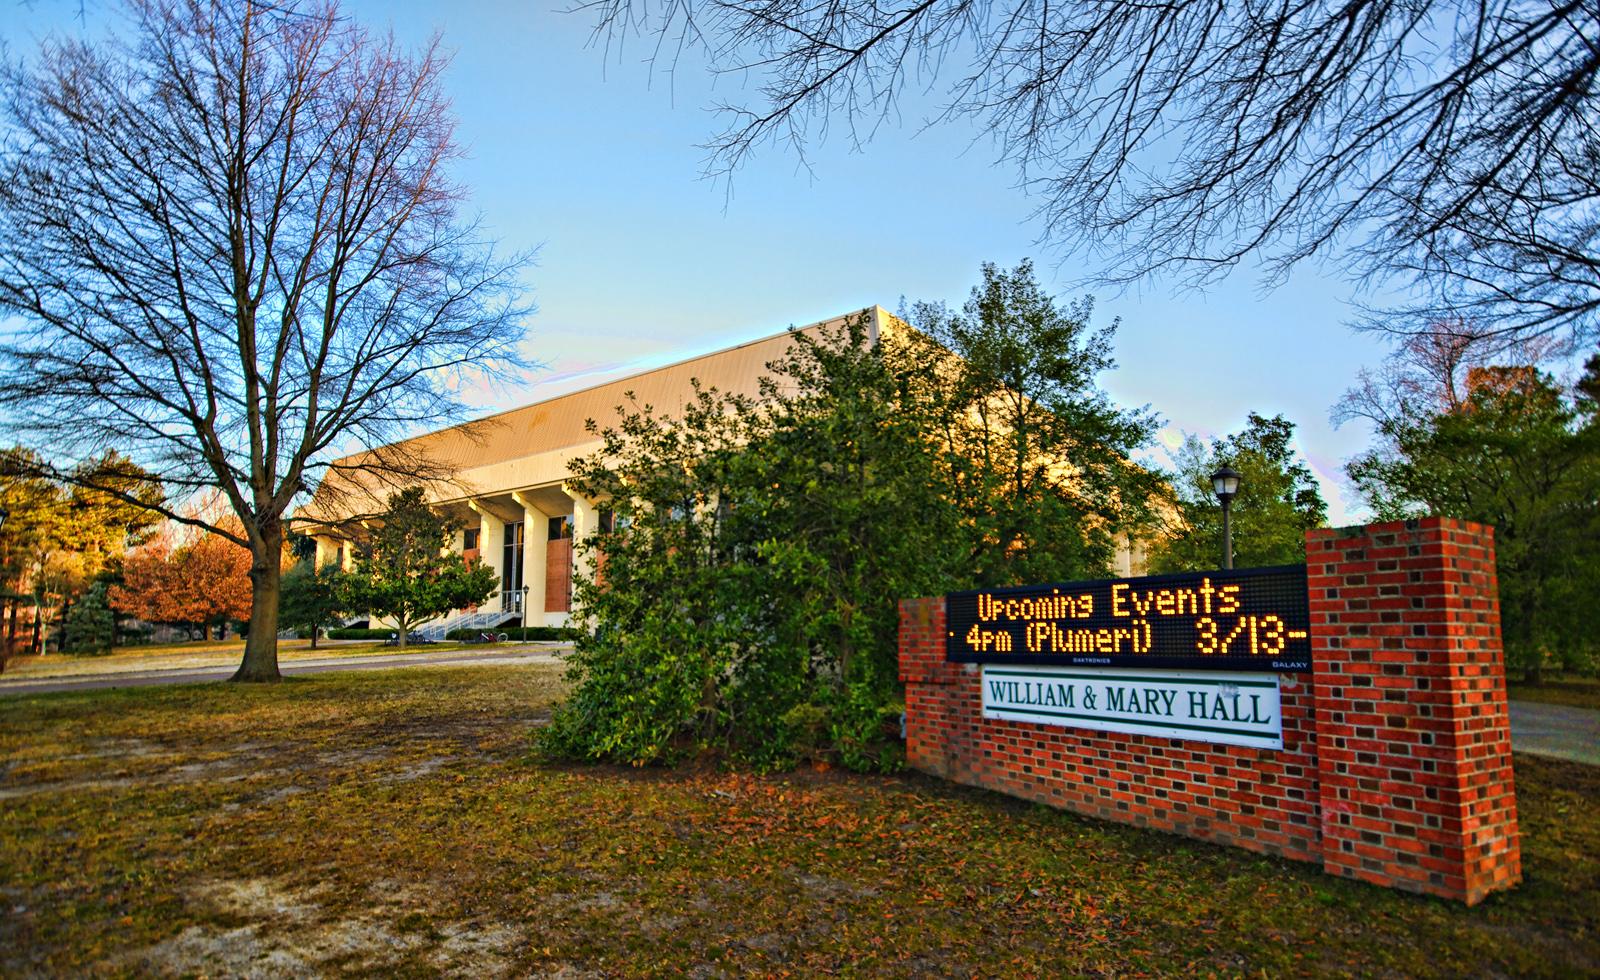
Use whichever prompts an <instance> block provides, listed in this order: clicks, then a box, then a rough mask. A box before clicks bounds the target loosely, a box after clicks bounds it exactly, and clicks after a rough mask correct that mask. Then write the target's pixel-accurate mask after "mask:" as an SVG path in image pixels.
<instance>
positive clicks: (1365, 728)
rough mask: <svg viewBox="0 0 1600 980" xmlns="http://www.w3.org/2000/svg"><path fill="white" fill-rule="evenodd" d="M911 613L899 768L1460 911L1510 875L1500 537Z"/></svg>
mask: <svg viewBox="0 0 1600 980" xmlns="http://www.w3.org/2000/svg"><path fill="white" fill-rule="evenodd" d="M1306 549H1307V563H1306V565H1305V566H1294V567H1287V568H1271V569H1252V570H1243V571H1234V572H1223V571H1218V572H1209V573H1202V574H1198V575H1185V576H1162V577H1149V578H1139V579H1107V580H1100V581H1094V582H1074V583H1065V584H1055V585H1049V586H1043V587H1036V588H1027V589H1001V590H987V591H979V592H965V593H960V594H957V595H952V596H948V597H945V598H934V599H911V600H904V601H902V602H901V606H900V676H901V680H902V681H903V682H904V683H905V686H906V752H907V757H908V759H909V761H910V763H911V765H912V766H913V767H915V768H918V769H921V770H923V771H926V772H930V773H934V774H936V775H939V776H943V777H945V778H948V779H953V780H955V781H957V782H962V783H967V784H970V785H975V786H983V787H987V788H990V789H994V790H998V791H1000V792H1003V793H1008V794H1011V795H1013V796H1019V797H1022V798H1024V799H1030V800H1035V801H1038V802H1042V803H1047V804H1050V805H1052V806H1057V807H1062V808H1064V809H1070V810H1074V811H1077V812H1079V813H1084V814H1088V815H1091V816H1095V817H1099V818H1103V819H1110V820H1117V821H1120V822H1123V823H1130V824H1134V825H1136V826H1141V827H1150V828H1154V829H1160V830H1166V831H1171V832H1174V833H1181V834H1186V835H1188V836H1191V837H1195V838H1199V839H1201V840H1208V841H1213V842H1217V843H1223V844H1232V845H1236V846H1239V847H1244V848H1248V849H1250V850H1253V851H1258V852H1262V853H1266V854H1273V855H1278V856H1281V857H1286V858H1292V859H1295V860H1301V861H1309V862H1315V863H1317V864H1320V865H1321V866H1322V867H1323V868H1324V869H1325V870H1327V871H1328V872H1329V873H1332V874H1338V875H1343V876H1346V877H1351V878H1358V879H1361V880H1364V881H1370V882H1373V883H1375V884H1381V885H1387V886H1390V887H1395V888H1402V889H1406V890H1410V891H1417V892H1423V893H1427V894H1432V895H1438V896H1442V897H1446V898H1452V899H1456V900H1460V901H1464V902H1467V903H1469V904H1470V903H1474V902H1477V901H1479V900H1480V899H1482V898H1483V897H1484V896H1485V895H1487V894H1489V893H1490V892H1493V891H1495V890H1497V889H1501V888H1507V887H1510V886H1512V885H1514V884H1515V883H1516V882H1517V881H1518V880H1519V879H1520V876H1521V857H1520V850H1519V847H1518V840H1517V822H1516V797H1515V793H1514V791H1513V785H1512V772H1511V742H1510V725H1509V720H1508V713H1507V707H1506V689H1505V671H1504V661H1503V655H1502V653H1501V648H1500V620H1499V600H1498V592H1497V588H1496V582H1495V572H1494V537H1493V529H1491V528H1487V527H1483V526H1481V525H1474V524H1468V523H1464V522H1457V521H1451V520H1446V519H1442V518H1429V519H1426V520H1422V521H1410V522H1394V523H1389V524H1376V525H1370V526H1366V527H1354V528H1340V529H1323V530H1318V531H1313V532H1310V533H1309V534H1308V535H1307V538H1306Z"/></svg>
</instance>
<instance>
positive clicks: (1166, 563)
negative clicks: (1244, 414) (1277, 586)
mask: <svg viewBox="0 0 1600 980" xmlns="http://www.w3.org/2000/svg"><path fill="white" fill-rule="evenodd" d="M1293 439H1294V423H1292V422H1290V421H1288V420H1287V419H1285V418H1284V417H1283V416H1282V415H1274V416H1272V417H1271V418H1267V417H1265V416H1261V415H1257V414H1256V413H1254V412H1251V413H1250V416H1249V422H1248V424H1247V425H1246V426H1245V429H1244V431H1242V432H1237V433H1235V434H1233V435H1231V436H1229V437H1228V438H1226V439H1213V440H1212V441H1211V444H1210V445H1209V446H1208V445H1206V444H1205V443H1203V442H1201V441H1200V439H1199V438H1197V437H1195V436H1192V435H1191V436H1187V437H1186V438H1185V439H1184V443H1183V446H1182V448H1180V449H1179V450H1178V452H1177V453H1176V457H1175V460H1174V461H1175V463H1176V467H1175V471H1174V472H1173V474H1172V491H1173V500H1172V506H1173V513H1172V517H1173V520H1172V522H1171V523H1172V526H1171V527H1170V528H1169V533H1168V534H1167V535H1164V536H1162V537H1161V538H1159V539H1158V540H1157V541H1156V543H1155V544H1154V545H1153V546H1152V547H1151V549H1150V558H1149V561H1150V568H1151V571H1155V572H1188V571H1204V570H1206V569H1212V568H1218V567H1220V566H1221V564H1222V507H1221V505H1220V503H1219V502H1218V501H1217V498H1216V495H1215V493H1214V492H1213V490H1212V486H1211V474H1212V473H1215V472H1216V471H1217V469H1218V468H1219V467H1221V466H1222V465H1224V464H1227V465H1229V466H1232V467H1233V468H1234V469H1235V470H1237V471H1238V472H1239V493H1238V495H1237V496H1236V497H1234V499H1233V502H1232V521H1233V554H1234V563H1235V564H1236V565H1238V566H1240V567H1250V566H1255V565H1289V564H1294V563H1296V562H1302V561H1305V557H1306V546H1305V532H1306V531H1308V530H1310V529H1311V528H1314V527H1321V526H1323V525H1324V524H1325V523H1327V520H1328V505H1327V503H1326V502H1325V501H1323V499H1322V493H1321V491H1320V490H1319V489H1318V487H1317V481H1316V477H1315V476H1313V475H1312V473H1311V468H1310V467H1308V466H1307V465H1306V464H1305V461H1304V460H1302V459H1301V458H1300V457H1299V456H1298V455H1297V454H1296V453H1295V451H1294V449H1293V447H1292V442H1293Z"/></svg>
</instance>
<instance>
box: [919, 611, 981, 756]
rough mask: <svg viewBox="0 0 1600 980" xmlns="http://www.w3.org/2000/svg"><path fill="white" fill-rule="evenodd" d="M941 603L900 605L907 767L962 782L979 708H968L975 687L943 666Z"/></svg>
mask: <svg viewBox="0 0 1600 980" xmlns="http://www.w3.org/2000/svg"><path fill="white" fill-rule="evenodd" d="M944 633H945V618H944V598H943V597H942V596H941V597H938V598H931V599H902V600H900V682H901V683H902V684H904V685H905V690H906V763H907V764H908V765H910V766H911V768H913V769H919V770H921V771H923V772H927V773H932V774H934V775H936V776H943V777H944V778H946V779H954V780H957V781H959V782H967V781H968V780H966V779H962V778H961V777H962V775H963V772H962V771H963V770H964V769H966V768H967V767H968V766H969V765H970V762H971V759H972V756H973V753H974V752H975V751H976V745H975V742H976V737H975V733H974V732H973V730H972V729H973V725H974V724H975V722H976V721H977V720H978V719H977V715H978V714H979V713H981V711H982V708H981V707H979V706H975V705H972V704H970V703H969V701H970V698H968V697H965V696H964V695H965V693H966V692H965V688H966V687H968V686H971V687H974V688H975V687H976V685H975V684H973V683H972V681H971V680H970V678H967V677H965V676H964V674H963V671H962V667H963V665H962V664H952V663H948V662H946V661H945V635H944Z"/></svg>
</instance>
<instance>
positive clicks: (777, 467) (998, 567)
mask: <svg viewBox="0 0 1600 980" xmlns="http://www.w3.org/2000/svg"><path fill="white" fill-rule="evenodd" d="M985 271H986V275H992V274H994V270H992V269H986V270H985ZM1010 275H1012V276H1015V277H1027V276H1028V275H1030V273H1029V271H1028V270H1027V269H1026V268H1023V269H1020V270H1018V271H1017V272H1016V273H1012V274H1010ZM975 294H976V291H975ZM1029 298H1030V299H1032V300H1034V301H1035V302H1036V305H1035V307H1034V308H1033V309H1032V311H1031V312H1039V310H1038V305H1037V304H1039V303H1042V304H1043V305H1045V306H1048V305H1049V303H1048V301H1047V300H1041V299H1040V298H1039V297H1038V296H1037V295H1031V296H1030V297H1029ZM1002 305H1003V304H1002ZM969 309H970V310H971V311H972V312H973V313H974V315H975V316H976V315H977V314H978V313H979V311H977V310H976V309H975V308H974V307H973V305H971V304H969ZM1003 312H1004V310H1003V309H993V308H991V309H988V310H985V311H982V313H983V315H984V316H989V315H990V314H1000V313H1003ZM1046 312H1056V311H1053V310H1050V311H1046ZM1046 319H1047V320H1048V321H1049V323H1050V324H1051V326H1053V327H1055V326H1059V318H1046ZM1032 322H1035V323H1036V322H1037V321H1032ZM1026 329H1027V324H1026V323H1022V324H1019V323H1016V322H1005V321H1004V320H1003V318H1002V317H999V316H998V315H996V316H994V317H992V318H991V322H989V324H988V328H986V330H985V331H982V332H980V333H981V336H982V338H983V339H985V340H986V341H991V342H992V341H993V339H994V338H995V336H996V335H1004V334H1005V333H1006V331H1011V332H1013V333H1015V332H1018V331H1022V332H1024V333H1025V332H1026ZM792 338H793V344H792V347H791V348H790V352H789V354H788V355H787V356H785V357H783V358H781V359H780V360H778V361H776V362H774V363H772V364H769V365H768V370H769V371H770V376H769V377H768V379H767V380H766V381H765V382H764V383H763V390H762V396H761V397H760V398H759V399H748V398H742V397H735V396H729V395H727V394H724V393H720V392H717V391H715V390H704V389H702V388H700V387H699V386H698V385H697V386H696V388H695V395H694V398H693V399H692V401H691V402H690V404H689V405H687V406H686V407H685V408H684V409H683V410H682V411H680V412H678V413H676V414H674V415H672V416H670V417H669V416H664V415H662V414H660V413H657V412H655V411H653V410H652V409H651V408H650V407H649V406H632V407H628V408H625V409H624V410H622V411H621V412H620V414H619V418H618V421H617V423H616V425H615V426H614V427H612V428H608V429H605V430H603V431H601V430H599V429H598V427H595V428H596V431H597V432H599V434H600V435H601V437H602V438H603V447H602V448H601V449H600V450H599V451H597V452H596V453H594V454H593V455H591V456H589V457H587V458H585V459H583V460H580V461H578V462H577V463H576V464H575V465H574V472H575V476H576V479H575V481H574V482H575V483H576V484H577V486H578V488H579V489H580V490H581V491H582V492H583V493H585V494H587V495H589V496H590V497H591V498H593V499H595V500H597V501H601V502H603V506H605V507H607V508H610V509H611V510H612V511H613V512H614V514H615V526H614V528H612V529H610V530H608V531H606V532H604V533H602V534H600V535H598V536H596V537H594V538H592V539H589V540H588V541H587V542H584V543H583V544H582V545H581V547H583V548H586V549H587V554H588V557H590V558H592V559H594V565H595V566H596V567H599V568H600V569H601V570H602V571H601V574H600V575H599V576H598V577H593V576H590V577H584V576H580V578H579V581H578V584H577V589H576V591H577V598H578V599H579V601H580V603H581V608H582V610H583V615H585V616H586V617H588V619H589V620H590V623H591V624H592V626H593V631H592V633H589V634H586V635H582V636H580V637H578V639H577V643H576V649H575V652H574V653H573V655H572V656H571V657H570V658H569V659H568V664H569V678H570V680H571V681H572V682H573V693H572V695H571V697H570V698H569V700H568V701H567V703H566V704H565V705H563V706H562V707H561V709H560V710H558V711H557V713H556V715H555V718H554V720H553V723H552V724H551V725H550V726H549V727H548V728H547V729H545V730H544V731H543V733H542V734H541V735H540V741H541V743H542V744H543V746H544V747H545V748H546V749H547V750H549V751H552V752H555V753H558V754H561V755H564V756H569V757H578V758H584V759H596V760H599V759H605V760H612V761H620V762H627V763H632V764H647V763H653V762H660V761H671V760H674V759H677V758H680V757H683V756H685V755H698V754H702V753H707V752H709V753H712V754H715V755H720V756H722V757H725V758H727V759H729V760H731V761H734V762H737V763H741V764H746V765H753V766H757V767H776V766H783V765H787V764H790V763H792V762H794V761H795V760H797V759H799V758H802V757H805V756H813V757H821V758H825V759H829V760H833V761H837V762H840V763H842V764H844V765H846V766H849V767H851V768H856V769H892V768H894V767H896V766H897V765H898V764H899V761H900V746H899V742H898V735H899V728H898V716H899V714H900V711H901V705H900V701H899V699H900V690H899V685H898V680H897V663H896V631H897V627H898V600H899V599H901V598H904V597H911V596H919V595H930V594H939V593H943V592H946V591H949V590H951V589H954V588H965V587H969V586H971V585H974V584H977V583H978V582H980V581H995V580H1004V579H1006V578H1009V577H1012V576H1015V575H1017V574H1019V573H1021V572H1022V571H1023V570H1024V569H1026V570H1029V571H1032V572H1037V571H1039V570H1040V569H1044V568H1049V569H1051V570H1052V572H1053V573H1055V574H1061V575H1085V574H1096V573H1101V572H1104V571H1105V570H1106V569H1105V564H1106V562H1107V561H1108V560H1109V558H1110V549H1109V548H1108V547H1107V546H1106V541H1107V540H1108V538H1109V535H1110V533H1111V532H1113V531H1114V530H1115V529H1116V528H1117V519H1118V518H1119V516H1120V515H1119V514H1118V513H1117V512H1116V510H1115V508H1114V507H1113V506H1109V505H1107V506H1102V507H1101V508H1100V509H1095V508H1091V507H1088V506H1084V505H1083V501H1082V498H1081V496H1074V495H1073V492H1072V490H1071V488H1070V487H1068V486H1066V485H1065V483H1064V482H1063V474H1065V473H1068V472H1070V467H1065V466H1062V465H1060V462H1059V459H1057V460H1056V462H1054V463H1052V462H1051V459H1052V458H1053V457H1049V455H1048V454H1047V453H1043V452H1041V451H1040V450H1041V448H1042V447H1047V446H1049V445H1051V444H1052V443H1051V442H1050V441H1047V440H1046V433H1045V424H1044V422H1043V421H1042V420H1039V419H1038V418H1037V417H1030V418H1029V419H1028V420H1027V421H1028V424H1029V426H1030V428H1029V429H1028V430H1027V431H1026V432H1023V433H1018V432H1013V433H1012V436H1013V437H1014V438H1013V443H1012V444H1013V447H1014V448H1015V451H1011V452H996V453H993V454H989V455H980V454H976V453H974V452H972V449H973V447H974V445H976V444H977V443H979V442H981V441H982V440H981V438H980V434H979V433H978V432H977V431H976V429H975V426H977V425H981V424H982V418H983V417H984V413H983V412H981V411H977V410H975V404H977V403H982V404H983V405H985V406H990V403H991V402H992V400H993V399H994V398H995V397H997V390H998V389H997V387H996V386H997V382H996V379H995V378H994V377H993V376H981V377H974V375H973V373H972V372H974V371H980V370H984V369H985V368H984V362H983V361H981V360H979V361H973V360H970V359H962V358H957V357H955V356H954V354H955V353H960V352H961V351H960V350H959V349H958V350H956V351H955V352H952V350H951V349H950V348H948V347H944V346H940V345H936V344H934V343H932V342H931V341H930V340H929V339H928V338H927V337H926V336H924V335H921V334H906V333H904V332H897V333H896V335H891V336H884V337H882V338H880V339H879V342H877V343H873V342H872V340H871V339H870V338H869V336H868V332H867V324H866V322H865V320H864V319H861V320H856V321H852V322H849V323H848V324H847V325H845V326H843V327H839V328H836V329H823V330H822V331H820V332H819V333H816V334H802V333H795V334H793V335H792ZM955 339H956V340H957V341H959V340H960V338H959V337H957V338H955ZM1070 339H1071V338H1067V340H1070ZM1022 346H1026V345H1025V344H1024V345H1022ZM1058 349H1060V345H1058ZM1066 349H1068V350H1072V349H1074V348H1071V347H1070V346H1068V347H1067V348H1066ZM993 360H1000V359H993ZM1102 363H1104V361H1103V359H1099V360H1096V361H1095V364H1096V365H1100V364H1102ZM974 365H976V366H974ZM1006 366H1007V367H1008V368H1009V369H1012V370H1015V369H1016V365H1015V364H1013V363H1011V362H1010V361H1006ZM1049 367H1050V369H1052V370H1054V369H1058V368H1060V367H1061V365H1060V364H1051V365H1050V366H1049ZM1036 368H1037V366H1035V367H1028V366H1024V367H1023V368H1022V369H1021V370H1022V372H1024V373H1025V372H1027V371H1030V370H1035V369H1036ZM1097 369H1098V368H1097V367H1096V368H1093V369H1090V370H1088V371H1087V372H1080V374H1079V375H1078V376H1077V377H1075V378H1073V379H1072V380H1071V382H1070V386H1069V385H1061V384H1057V383H1055V382H1045V383H1042V384H1033V387H1032V388H1031V389H1030V390H1033V391H1035V392H1038V393H1039V394H1040V395H1041V396H1043V397H1054V396H1059V397H1055V400H1054V401H1053V404H1055V405H1057V406H1058V407H1061V408H1063V409H1073V408H1076V409H1084V410H1082V411H1078V412H1077V413H1076V415H1075V418H1076V419H1077V420H1078V421H1079V422H1080V427H1079V428H1078V429H1077V438H1078V439H1079V440H1080V441H1081V442H1082V443H1083V445H1081V446H1076V447H1074V450H1073V452H1074V453H1083V454H1087V453H1090V452H1094V451H1098V452H1100V453H1101V454H1102V455H1109V454H1111V453H1115V452H1117V451H1118V450H1119V449H1120V448H1121V446H1120V444H1117V445H1114V446H1111V447H1108V446H1107V444H1106V443H1105V441H1104V440H1105V439H1107V438H1109V439H1112V440H1113V441H1114V442H1115V441H1116V440H1123V441H1125V439H1126V438H1131V437H1133V436H1136V435H1137V433H1138V432H1141V431H1143V426H1144V424H1145V422H1144V420H1143V419H1142V417H1135V416H1122V415H1119V414H1118V413H1116V412H1115V411H1114V410H1112V409H1110V408H1109V406H1107V405H1106V403H1105V402H1104V398H1103V395H1101V394H1100V393H1099V392H1098V391H1097V390H1095V389H1093V387H1092V385H1090V384H1088V382H1087V380H1086V378H1087V377H1091V376H1092V375H1093V373H1094V370H1097ZM1017 380H1019V381H1022V382H1027V383H1033V382H1035V381H1037V379H1035V378H1031V377H1022V376H1019V377H1017ZM1002 387H1003V386H1002ZM1069 387H1071V390H1068V389H1069ZM991 407H992V406H991ZM994 414H995V413H991V414H990V415H989V416H988V417H990V418H993V417H994ZM975 419H976V420H977V421H974V420H975ZM1086 419H1094V420H1096V422H1098V421H1109V422H1112V423H1115V424H1116V425H1117V426H1118V428H1117V431H1116V432H1115V433H1109V432H1108V431H1107V430H1106V429H1105V428H1101V427H1096V424H1091V423H1090V422H1085V420H1086ZM1053 424H1054V423H1051V425H1053ZM991 434H994V433H991ZM1048 438H1049V439H1050V440H1053V439H1055V435H1054V430H1053V429H1052V430H1051V432H1050V434H1049V436H1048ZM1023 440H1026V441H1023ZM1019 444H1020V445H1019ZM1124 461H1125V456H1124V457H1118V462H1116V463H1115V464H1114V465H1112V466H1110V467H1105V468H1103V469H1102V470H1101V471H1099V472H1101V473H1104V474H1106V478H1107V479H1108V480H1113V481H1114V480H1115V476H1114V475H1113V474H1114V473H1117V472H1120V473H1124V474H1127V475H1128V477H1129V481H1130V482H1127V483H1125V484H1123V486H1124V487H1125V488H1126V489H1128V490H1129V491H1130V492H1129V493H1126V494H1122V495H1120V496H1119V495H1117V494H1112V495H1111V496H1110V498H1109V499H1110V500H1112V501H1116V500H1119V499H1121V500H1131V499H1135V498H1136V497H1137V490H1138V488H1139V487H1140V486H1142V485H1143V484H1142V483H1140V482H1138V481H1142V480H1143V479H1144V474H1142V473H1139V472H1137V471H1135V469H1134V468H1131V467H1124V465H1123V463H1124ZM1024 464H1025V465H1024ZM1019 467H1022V468H1023V469H1024V472H1022V473H1021V475H1020V478H1019ZM1001 470H1004V471H1005V472H1004V473H1002V472H1000V471H1001ZM1079 475H1080V476H1081V471H1080V474H1079ZM995 494H1003V495H1005V500H1004V501H1003V503H1001V504H998V505H997V504H996V503H995V501H994V500H993V499H992V495H995ZM1030 498H1031V499H1034V500H1036V501H1046V502H1048V501H1050V500H1054V501H1056V502H1057V503H1059V504H1060V506H1054V507H1044V508H1043V510H1044V511H1045V512H1046V513H1048V514H1050V515H1052V516H1053V519H1052V520H1051V521H1048V522H1045V521H1038V520H1032V519H1030V522H1029V523H1027V524H1026V526H1025V527H1024V526H1021V525H1019V524H1018V523H1017V522H1016V521H1015V520H1014V519H1013V517H1012V516H1011V515H1015V514H1016V513H1018V509H1019V506H1020V503H1021V502H1022V501H1024V500H1027V499H1030ZM996 514H1001V515H1007V516H1005V517H1003V518H1002V519H997V518H996V516H995V515H996ZM997 550H998V551H999V552H1001V553H1002V554H1001V555H1000V556H999V557H998V558H997V557H996V555H995V552H996V551H997ZM1008 555H1009V556H1010V557H1007V556H1008ZM1013 566H1014V567H1013Z"/></svg>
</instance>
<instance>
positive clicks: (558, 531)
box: [550, 517, 572, 541]
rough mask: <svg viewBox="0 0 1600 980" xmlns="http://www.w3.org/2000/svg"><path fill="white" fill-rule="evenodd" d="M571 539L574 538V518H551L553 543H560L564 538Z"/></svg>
mask: <svg viewBox="0 0 1600 980" xmlns="http://www.w3.org/2000/svg"><path fill="white" fill-rule="evenodd" d="M570 537H572V518H571V517H552V518H550V540H551V541H560V540H562V539H564V538H570Z"/></svg>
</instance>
